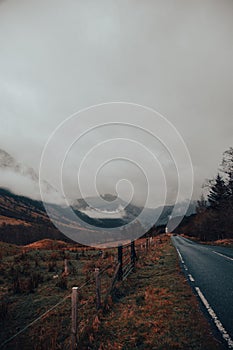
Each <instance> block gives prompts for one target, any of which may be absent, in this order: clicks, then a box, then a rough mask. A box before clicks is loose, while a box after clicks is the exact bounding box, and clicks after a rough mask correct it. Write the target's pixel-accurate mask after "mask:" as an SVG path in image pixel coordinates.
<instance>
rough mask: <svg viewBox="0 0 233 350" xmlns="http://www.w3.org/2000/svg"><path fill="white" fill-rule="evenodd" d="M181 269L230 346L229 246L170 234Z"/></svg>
mask: <svg viewBox="0 0 233 350" xmlns="http://www.w3.org/2000/svg"><path fill="white" fill-rule="evenodd" d="M172 242H173V244H174V246H175V247H176V249H177V252H178V254H179V257H180V260H181V264H182V267H183V271H184V273H185V275H186V276H187V278H188V279H189V282H190V284H191V285H192V287H193V289H194V291H195V292H196V294H197V295H198V296H199V298H200V300H201V303H202V305H203V306H204V308H205V310H206V312H207V313H208V315H209V317H210V319H211V321H212V322H213V323H214V325H215V327H216V328H217V329H218V332H220V334H221V336H222V338H223V339H224V342H225V344H226V347H227V348H229V349H233V249H230V248H225V247H217V246H210V245H203V244H198V243H195V242H192V241H190V240H189V239H186V238H183V237H180V236H173V237H172Z"/></svg>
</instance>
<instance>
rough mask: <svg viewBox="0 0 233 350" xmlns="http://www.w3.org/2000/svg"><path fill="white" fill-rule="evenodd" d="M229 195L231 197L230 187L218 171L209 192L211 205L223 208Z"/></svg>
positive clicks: (214, 207) (215, 207)
mask: <svg viewBox="0 0 233 350" xmlns="http://www.w3.org/2000/svg"><path fill="white" fill-rule="evenodd" d="M228 197H229V189H228V187H227V185H226V183H225V181H224V179H223V177H222V176H221V175H220V174H219V173H218V175H217V176H216V178H215V181H214V183H213V184H212V186H211V188H210V192H209V194H208V201H209V204H210V207H211V208H213V209H222V208H223V207H224V205H225V203H226V199H227V198H228Z"/></svg>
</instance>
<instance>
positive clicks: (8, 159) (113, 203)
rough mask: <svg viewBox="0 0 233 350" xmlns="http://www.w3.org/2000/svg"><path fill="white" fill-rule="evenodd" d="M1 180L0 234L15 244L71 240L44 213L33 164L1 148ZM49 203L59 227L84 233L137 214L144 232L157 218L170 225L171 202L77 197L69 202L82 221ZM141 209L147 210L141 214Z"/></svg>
mask: <svg viewBox="0 0 233 350" xmlns="http://www.w3.org/2000/svg"><path fill="white" fill-rule="evenodd" d="M0 181H1V182H0V186H1V187H2V188H1V187H0V240H2V241H6V242H9V243H16V244H28V243H32V242H34V241H37V240H41V239H44V238H51V239H58V240H59V239H62V240H69V239H68V238H67V237H65V236H64V235H63V234H62V233H60V231H59V230H58V229H57V228H56V227H55V226H54V225H53V224H52V222H51V220H50V218H49V217H48V215H47V213H46V210H45V208H44V205H43V203H42V202H41V200H40V198H41V197H40V191H39V184H38V182H39V177H38V175H37V173H36V172H35V171H34V169H32V168H30V167H27V166H25V165H23V164H21V163H19V162H17V161H16V160H15V159H14V157H12V156H11V155H10V154H9V153H7V152H6V151H4V150H2V149H0ZM43 186H44V190H45V191H46V192H47V193H48V194H53V195H54V194H55V192H56V191H55V189H54V188H53V187H52V186H50V185H49V184H48V183H47V182H45V181H44V182H43ZM9 189H10V190H9ZM35 189H36V191H37V192H38V195H37V196H35V197H36V198H34V197H33V198H34V199H32V198H31V197H32V196H31V193H32V192H31V190H34V191H35ZM13 192H14V193H17V194H14V193H13ZM34 193H36V192H34ZM29 197H30V198H29ZM49 197H50V196H49ZM184 205H185V203H179V205H178V206H177V207H176V213H175V216H177V217H179V216H180V213H181V212H182V208H183V206H184ZM46 207H47V208H49V211H50V214H51V216H52V217H53V222H54V223H57V224H58V225H59V227H61V228H62V227H64V228H66V230H68V231H69V232H71V231H72V232H78V234H80V235H86V236H89V235H94V234H97V231H98V229H99V228H100V229H103V230H104V232H105V235H106V237H107V236H108V235H109V233H108V229H109V228H115V227H120V228H121V227H122V226H124V225H126V224H128V223H131V222H133V221H134V220H135V219H137V220H136V221H137V223H136V225H137V227H138V229H139V230H140V231H142V232H143V230H144V229H146V230H147V229H149V228H150V227H152V226H153V225H154V224H155V223H156V226H166V225H167V223H168V221H169V217H170V215H171V213H172V210H173V206H171V205H167V206H165V207H164V208H161V207H160V208H155V209H152V208H142V207H140V206H137V205H134V204H132V203H130V204H127V203H126V202H125V201H124V200H122V199H121V198H118V197H116V196H114V195H112V194H103V195H101V197H88V198H85V199H77V200H76V201H74V202H73V205H72V206H71V208H72V209H73V212H74V213H75V214H76V216H77V217H79V218H80V220H79V221H78V220H76V219H75V217H74V216H72V214H71V213H70V210H69V208H68V207H64V206H62V205H58V204H51V203H50V204H48V203H46ZM142 212H143V216H140V214H141V213H142ZM194 212H195V202H191V204H190V206H189V209H188V213H187V215H190V214H193V213H194ZM173 217H174V215H173ZM138 218H139V219H138ZM97 228H98V229H97ZM133 229H136V228H135V227H134V228H133ZM72 237H73V236H72ZM91 237H93V236H91Z"/></svg>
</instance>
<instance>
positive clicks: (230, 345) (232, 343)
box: [195, 287, 233, 349]
mask: <svg viewBox="0 0 233 350" xmlns="http://www.w3.org/2000/svg"><path fill="white" fill-rule="evenodd" d="M195 289H196V291H197V294H198V295H199V298H200V299H201V301H202V303H203V304H204V306H205V307H206V310H207V311H208V313H209V314H210V316H211V317H212V319H213V321H214V323H215V325H216V327H217V328H218V330H219V332H220V333H221V335H222V337H223V339H224V340H225V341H226V342H227V344H228V348H229V349H233V341H232V339H231V337H230V336H229V334H228V333H227V331H226V330H225V328H224V327H223V325H222V323H221V322H220V321H219V319H218V317H217V315H216V313H215V312H214V310H213V309H212V307H211V306H210V304H209V303H208V301H207V300H206V298H205V297H204V295H203V294H202V292H201V290H200V288H198V287H195Z"/></svg>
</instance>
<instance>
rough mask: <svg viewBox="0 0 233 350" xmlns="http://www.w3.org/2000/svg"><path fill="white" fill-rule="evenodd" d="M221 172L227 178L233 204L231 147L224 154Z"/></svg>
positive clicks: (232, 152)
mask: <svg viewBox="0 0 233 350" xmlns="http://www.w3.org/2000/svg"><path fill="white" fill-rule="evenodd" d="M220 171H221V172H222V173H223V174H224V176H225V177H226V183H227V188H228V196H229V199H230V202H231V204H232V202H233V147H230V148H229V149H228V150H227V151H225V152H224V153H223V159H222V163H221V166H220Z"/></svg>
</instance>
